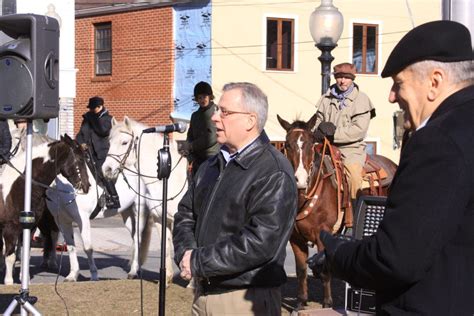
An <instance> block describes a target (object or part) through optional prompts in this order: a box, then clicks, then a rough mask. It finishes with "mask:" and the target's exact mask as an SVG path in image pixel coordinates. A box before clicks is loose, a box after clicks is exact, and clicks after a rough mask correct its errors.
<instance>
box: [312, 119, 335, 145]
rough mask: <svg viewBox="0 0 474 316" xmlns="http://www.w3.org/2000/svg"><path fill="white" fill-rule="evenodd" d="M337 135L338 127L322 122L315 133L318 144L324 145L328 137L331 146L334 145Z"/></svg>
mask: <svg viewBox="0 0 474 316" xmlns="http://www.w3.org/2000/svg"><path fill="white" fill-rule="evenodd" d="M335 133H336V126H335V125H334V124H333V123H331V122H322V123H321V124H319V126H318V128H317V129H316V131H315V132H314V137H315V139H316V142H318V143H322V142H323V141H324V137H326V138H327V139H328V140H329V142H330V143H331V144H333V143H334V134H335Z"/></svg>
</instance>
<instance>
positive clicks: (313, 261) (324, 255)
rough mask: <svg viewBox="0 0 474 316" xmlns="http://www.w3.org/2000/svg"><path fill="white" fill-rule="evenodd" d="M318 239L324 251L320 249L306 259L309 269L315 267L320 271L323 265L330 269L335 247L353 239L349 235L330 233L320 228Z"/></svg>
mask: <svg viewBox="0 0 474 316" xmlns="http://www.w3.org/2000/svg"><path fill="white" fill-rule="evenodd" d="M319 239H320V240H321V242H322V243H323V245H324V248H325V249H324V251H320V252H318V253H317V254H315V255H314V256H312V257H311V258H309V259H308V261H307V263H308V267H309V268H310V269H314V268H316V270H319V271H321V270H322V269H323V267H325V266H326V267H327V268H328V269H329V270H332V269H331V265H332V262H333V260H334V255H335V254H336V251H337V249H338V248H339V247H340V246H341V245H342V244H345V243H348V242H352V241H354V240H353V239H352V238H351V237H348V236H343V235H334V236H333V235H332V234H331V233H328V232H327V231H325V230H322V231H321V232H320V233H319Z"/></svg>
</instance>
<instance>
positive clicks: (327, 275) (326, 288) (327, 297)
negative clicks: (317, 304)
mask: <svg viewBox="0 0 474 316" xmlns="http://www.w3.org/2000/svg"><path fill="white" fill-rule="evenodd" d="M316 245H317V247H318V252H321V251H324V245H323V243H322V242H321V241H320V240H319V238H318V240H317V241H316ZM316 273H317V271H315V269H313V274H314V275H316ZM319 275H320V276H321V282H322V283H323V293H324V298H323V308H329V307H332V306H333V301H332V292H331V272H330V271H329V270H328V269H327V266H326V265H324V266H323V269H322V271H320V274H319Z"/></svg>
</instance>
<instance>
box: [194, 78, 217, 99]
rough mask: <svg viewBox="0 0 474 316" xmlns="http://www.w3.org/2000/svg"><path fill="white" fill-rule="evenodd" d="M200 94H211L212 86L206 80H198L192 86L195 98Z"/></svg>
mask: <svg viewBox="0 0 474 316" xmlns="http://www.w3.org/2000/svg"><path fill="white" fill-rule="evenodd" d="M200 94H205V95H213V93H212V88H211V86H210V85H209V84H208V83H207V82H204V81H200V82H198V83H197V84H196V85H195V86H194V97H196V98H197V96H198V95H200Z"/></svg>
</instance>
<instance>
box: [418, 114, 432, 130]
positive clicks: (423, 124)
mask: <svg viewBox="0 0 474 316" xmlns="http://www.w3.org/2000/svg"><path fill="white" fill-rule="evenodd" d="M430 118H431V115H430V116H428V117H427V118H426V119H425V120H424V121H423V122H421V124H420V126H418V128H417V129H416V130H420V129H422V128H423V127H425V126H426V123H428V121H429V120H430Z"/></svg>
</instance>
